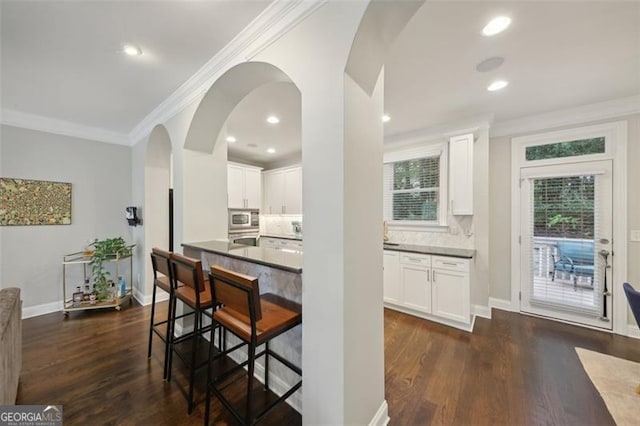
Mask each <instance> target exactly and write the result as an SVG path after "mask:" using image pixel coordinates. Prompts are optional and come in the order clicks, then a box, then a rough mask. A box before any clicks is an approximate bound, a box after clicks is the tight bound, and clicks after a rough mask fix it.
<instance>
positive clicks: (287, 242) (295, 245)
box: [260, 237, 303, 251]
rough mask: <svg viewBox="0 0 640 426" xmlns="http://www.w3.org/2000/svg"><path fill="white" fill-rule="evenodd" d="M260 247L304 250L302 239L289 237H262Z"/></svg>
mask: <svg viewBox="0 0 640 426" xmlns="http://www.w3.org/2000/svg"><path fill="white" fill-rule="evenodd" d="M260 247H267V248H274V249H288V250H296V251H302V248H303V247H302V241H300V240H291V239H288V238H276V237H261V238H260Z"/></svg>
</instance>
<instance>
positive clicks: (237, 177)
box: [227, 165, 245, 209]
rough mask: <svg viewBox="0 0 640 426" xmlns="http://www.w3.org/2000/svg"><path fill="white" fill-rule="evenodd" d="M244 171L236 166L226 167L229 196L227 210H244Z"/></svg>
mask: <svg viewBox="0 0 640 426" xmlns="http://www.w3.org/2000/svg"><path fill="white" fill-rule="evenodd" d="M243 172H244V169H242V167H237V166H231V165H229V166H227V194H228V196H229V208H232V209H243V208H245V202H244V199H245V196H244V175H243Z"/></svg>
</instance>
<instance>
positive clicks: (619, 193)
mask: <svg viewBox="0 0 640 426" xmlns="http://www.w3.org/2000/svg"><path fill="white" fill-rule="evenodd" d="M600 136H604V137H605V153H603V154H591V155H583V156H580V157H571V158H570V161H571V162H579V161H593V160H607V159H610V160H613V209H614V211H615V219H614V221H613V234H612V235H613V237H612V252H614V253H615V255H614V256H613V258H612V265H613V271H612V280H611V286H612V288H613V287H614V286H615V291H613V300H612V303H613V312H612V316H611V320H612V321H613V332H614V333H616V334H622V335H625V336H626V335H628V334H629V327H628V326H627V322H628V318H627V311H628V309H627V305H626V299H625V296H624V292H623V291H622V283H623V282H625V281H626V280H627V213H628V212H627V121H616V122H611V123H604V124H597V125H593V126H585V127H577V128H572V129H567V130H559V131H554V132H546V133H538V134H534V135H529V136H521V137H516V138H512V139H511V306H512V308H513V310H514V311H517V312H519V311H520V275H521V274H520V229H521V228H520V219H521V214H520V168H521V167H525V166H534V165H540V166H542V165H551V164H562V163H566V162H567V160H568V159H566V158H555V159H548V160H536V161H526V159H525V149H526V147H528V146H534V145H544V144H549V143H554V142H563V141H571V140H578V139H586V138H591V137H600Z"/></svg>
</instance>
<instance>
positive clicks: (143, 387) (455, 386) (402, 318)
mask: <svg viewBox="0 0 640 426" xmlns="http://www.w3.org/2000/svg"><path fill="white" fill-rule="evenodd" d="M162 305H166V304H161V306H162ZM161 309H164V306H163V307H162V308H161ZM149 313H150V308H149V307H140V306H137V305H134V306H133V307H131V308H126V309H124V310H122V311H121V312H115V311H102V312H100V311H95V312H80V313H71V317H70V318H68V319H64V318H63V316H62V314H61V313H55V314H49V315H44V316H40V317H36V318H30V319H27V320H24V322H23V334H24V343H23V345H24V350H23V371H22V376H21V384H20V389H19V393H18V403H19V404H62V405H64V421H65V424H66V425H98V424H117V425H147V424H154V425H190V424H202V422H203V414H204V404H202V403H201V404H199V405H198V407H197V408H196V410H195V412H194V413H193V414H192V415H191V416H187V414H186V401H185V399H184V397H183V395H182V393H181V391H180V390H179V387H178V386H177V383H174V382H171V383H166V382H163V381H162V347H161V344H160V341H159V340H157V339H156V340H155V341H154V349H153V356H152V358H151V359H150V360H148V359H147V355H146V347H147V346H146V345H147V336H148V320H149ZM576 346H579V347H584V348H587V349H590V350H594V351H598V352H602V353H608V354H611V355H614V356H617V357H621V358H625V359H630V360H633V361H640V342H638V341H637V340H633V339H629V338H625V337H620V336H615V335H610V334H607V333H602V332H597V331H592V330H587V329H582V328H579V327H574V326H570V325H564V324H559V323H555V322H551V321H548V320H544V319H539V318H531V317H526V316H522V315H519V314H514V313H508V312H503V311H498V310H494V311H493V319H492V320H491V321H489V320H485V319H478V320H477V321H476V325H475V331H474V333H473V334H469V333H465V332H463V331H458V330H455V329H452V328H449V327H445V326H441V325H438V324H435V323H431V322H429V321H425V320H421V319H418V318H414V317H411V316H407V315H404V314H400V313H397V312H394V311H389V310H386V311H385V358H386V397H387V401H388V403H389V415H390V417H391V425H427V424H445V425H483V424H487V425H488V424H492V425H495V424H500V425H529V424H531V425H538V424H554V425H578V424H580V425H586V424H594V425H595V424H597V425H609V424H614V422H613V419H612V418H611V416H610V415H609V413H608V411H607V409H606V406H605V405H604V402H603V401H602V398H601V397H600V396H599V394H598V392H597V391H596V389H595V388H594V387H593V385H592V384H591V382H590V380H589V378H588V377H587V375H586V373H585V372H584V370H583V369H582V366H581V364H580V361H579V360H578V357H577V355H576V353H575V350H574V347H576ZM179 366H180V364H179V363H178V362H176V364H175V367H176V369H177V370H179ZM175 371H176V370H174V381H177V382H178V383H185V379H184V377H183V376H182V374H180V372H177V373H176V372H175ZM201 374H202V375H204V374H206V373H205V371H204V370H203V371H202V373H201ZM241 391H242V387H241V386H240V383H237V384H236V385H232V386H230V387H229V389H228V392H229V393H230V395H232V396H235V397H236V398H240V397H241ZM200 396H202V395H201V394H200ZM211 407H212V420H213V423H215V424H221V425H224V424H234V422H233V421H232V418H231V416H230V415H229V414H228V413H227V412H226V411H225V410H223V409H222V407H221V405H220V403H219V402H218V401H217V400H215V399H214V400H213V402H212V405H211ZM261 424H264V425H297V424H301V418H300V416H299V415H298V414H297V413H296V412H295V411H294V410H293V409H291V408H290V407H289V406H287V405H286V404H285V405H282V406H281V407H280V408H278V410H277V411H276V412H274V413H272V414H271V415H270V416H269V417H267V418H266V419H265V421H264V422H262V423H261Z"/></svg>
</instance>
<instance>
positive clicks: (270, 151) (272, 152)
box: [267, 148, 276, 154]
mask: <svg viewBox="0 0 640 426" xmlns="http://www.w3.org/2000/svg"><path fill="white" fill-rule="evenodd" d="M267 152H268V153H269V154H275V153H276V150H275V149H273V148H269V149H267Z"/></svg>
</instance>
